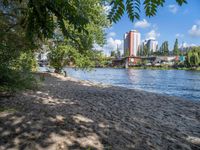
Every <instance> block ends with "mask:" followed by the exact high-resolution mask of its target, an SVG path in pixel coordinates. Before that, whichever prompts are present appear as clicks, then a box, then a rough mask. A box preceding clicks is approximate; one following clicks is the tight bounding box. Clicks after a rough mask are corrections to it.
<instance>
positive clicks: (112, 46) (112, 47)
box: [94, 37, 123, 56]
mask: <svg viewBox="0 0 200 150" xmlns="http://www.w3.org/2000/svg"><path fill="white" fill-rule="evenodd" d="M117 48H119V50H120V51H121V54H122V51H123V41H122V40H119V39H114V38H113V37H107V43H106V44H105V45H104V46H103V47H101V46H99V45H98V44H94V49H96V50H101V51H102V52H104V54H105V55H107V56H110V53H111V51H116V50H117Z"/></svg>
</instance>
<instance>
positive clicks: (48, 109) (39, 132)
mask: <svg viewBox="0 0 200 150" xmlns="http://www.w3.org/2000/svg"><path fill="white" fill-rule="evenodd" d="M0 106H1V107H3V108H7V110H6V109H5V110H3V111H1V112H0V139H1V140H0V149H2V150H4V149H9V148H13V149H20V148H27V149H34V148H35V149H52V150H54V149H63V150H64V149H81V150H82V149H86V150H87V149H97V150H103V149H115V150H121V149H137V150H138V149H152V150H153V149H170V148H171V149H177V148H179V149H188V150H189V149H198V148H200V112H199V110H200V103H199V102H194V101H188V100H183V99H180V98H177V97H171V96H170V97H169V96H163V95H160V94H156V93H150V92H146V91H142V90H141V91H140V90H134V89H127V88H123V87H116V86H102V85H99V84H96V83H95V84H94V83H92V82H87V81H80V80H78V79H75V78H72V77H63V76H61V75H57V74H49V73H48V74H46V76H45V80H44V82H43V83H42V86H41V87H40V89H38V90H35V91H25V92H22V93H18V94H16V95H15V96H14V97H10V98H2V99H0Z"/></svg>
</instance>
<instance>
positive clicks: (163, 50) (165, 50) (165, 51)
mask: <svg viewBox="0 0 200 150" xmlns="http://www.w3.org/2000/svg"><path fill="white" fill-rule="evenodd" d="M159 51H160V53H161V55H164V56H168V55H169V48H168V41H164V42H163V43H162V45H161V46H160V49H159Z"/></svg>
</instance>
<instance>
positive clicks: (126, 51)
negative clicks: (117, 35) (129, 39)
mask: <svg viewBox="0 0 200 150" xmlns="http://www.w3.org/2000/svg"><path fill="white" fill-rule="evenodd" d="M129 55H130V51H129V49H126V50H125V54H124V56H125V57H128V56H129Z"/></svg>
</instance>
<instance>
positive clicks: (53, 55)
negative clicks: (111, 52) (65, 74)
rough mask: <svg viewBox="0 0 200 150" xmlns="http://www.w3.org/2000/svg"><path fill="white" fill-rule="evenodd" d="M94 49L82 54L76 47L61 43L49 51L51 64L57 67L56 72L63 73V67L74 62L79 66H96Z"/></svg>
mask: <svg viewBox="0 0 200 150" xmlns="http://www.w3.org/2000/svg"><path fill="white" fill-rule="evenodd" d="M95 56H96V55H95V54H94V51H87V52H86V53H85V54H81V53H79V52H78V50H76V49H75V48H74V47H72V46H69V45H59V46H58V47H56V48H55V49H52V50H51V52H50V53H49V60H50V65H51V66H52V67H54V68H55V72H56V73H61V71H62V69H63V67H65V66H66V65H71V64H73V65H74V66H75V67H78V68H85V69H87V68H90V67H94V61H92V60H94V58H95Z"/></svg>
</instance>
